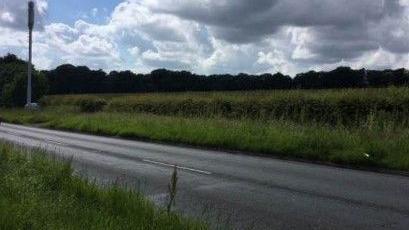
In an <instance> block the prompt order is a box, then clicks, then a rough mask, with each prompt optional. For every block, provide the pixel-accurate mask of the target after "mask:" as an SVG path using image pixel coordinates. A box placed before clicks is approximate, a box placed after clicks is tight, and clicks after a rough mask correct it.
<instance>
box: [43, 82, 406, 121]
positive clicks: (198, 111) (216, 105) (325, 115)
mask: <svg viewBox="0 0 409 230" xmlns="http://www.w3.org/2000/svg"><path fill="white" fill-rule="evenodd" d="M101 99H104V100H105V101H106V102H107V104H108V105H107V106H106V111H111V112H128V113H150V114H155V115H167V116H174V115H178V116H184V117H206V118H209V117H223V118H228V119H243V118H245V119H253V120H277V119H284V120H291V121H296V122H320V123H325V124H331V125H337V124H343V125H348V126H357V125H362V124H364V123H366V121H367V120H368V119H369V118H370V119H374V120H376V121H394V122H398V123H399V125H404V126H408V124H409V89H408V88H387V89H345V90H314V91H313V90H311V91H309V90H293V91H282V90H281V91H280V90H277V91H255V92H215V93H161V94H134V95H75V96H73V95H70V96H50V97H47V98H45V99H44V100H43V103H44V104H46V105H78V104H81V103H83V101H96V100H101Z"/></svg>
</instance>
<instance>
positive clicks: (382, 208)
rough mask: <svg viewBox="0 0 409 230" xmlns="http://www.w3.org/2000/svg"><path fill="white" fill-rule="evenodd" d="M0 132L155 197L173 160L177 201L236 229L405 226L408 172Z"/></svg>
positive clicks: (10, 128) (8, 129) (23, 130)
mask: <svg viewBox="0 0 409 230" xmlns="http://www.w3.org/2000/svg"><path fill="white" fill-rule="evenodd" d="M0 139H3V140H7V141H10V142H14V143H17V144H21V145H24V146H28V147H40V148H43V149H46V150H48V151H49V152H51V153H52V154H53V155H56V156H59V157H63V158H65V159H69V158H72V164H73V167H74V168H75V170H76V173H78V174H80V175H82V176H86V177H89V178H93V179H95V181H97V182H98V183H103V184H105V183H112V182H115V183H116V184H120V185H123V186H127V187H130V188H133V189H137V190H139V191H141V192H143V193H144V194H146V195H147V196H149V197H150V198H151V199H152V200H154V201H155V202H156V203H157V204H159V205H163V204H164V203H165V202H166V199H167V195H166V194H167V185H168V183H169V179H170V175H171V173H172V171H173V168H172V167H173V165H177V166H178V169H179V170H178V173H179V183H178V194H177V200H176V208H177V209H178V210H179V211H181V212H185V214H189V215H192V216H200V217H202V218H205V219H206V220H208V221H210V222H211V223H212V224H213V225H212V226H213V227H215V228H224V227H225V226H224V224H225V223H227V224H228V225H230V226H231V227H233V228H237V229H371V230H373V229H409V177H405V176H398V175H389V174H381V173H375V172H365V171H359V170H351V169H344V168H336V167H329V166H322V165H316V164H308V163H301V162H291V161H285V160H277V159H272V158H266V157H259V156H248V155H241V154H232V153H226V152H220V151H208V150H200V149H194V148H187V147H175V146H170V145H163V144H153V143H146V142H139V141H129V140H121V139H116V138H106V137H97V136H91V135H82V134H75V133H69V132H60V131H51V130H46V129H38V128H30V127H24V126H16V125H10V124H4V123H3V124H1V125H0Z"/></svg>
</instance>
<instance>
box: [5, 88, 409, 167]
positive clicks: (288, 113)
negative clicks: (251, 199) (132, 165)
mask: <svg viewBox="0 0 409 230" xmlns="http://www.w3.org/2000/svg"><path fill="white" fill-rule="evenodd" d="M96 101H97V102H98V103H96V104H101V101H102V102H103V103H102V104H103V105H105V106H104V107H100V108H98V109H96V110H101V111H99V112H95V113H86V112H81V111H82V109H81V108H82V105H83V104H84V103H85V104H86V105H87V106H86V108H88V107H90V106H91V107H92V106H93V105H94V104H95V102H96ZM43 104H44V105H46V106H45V108H44V109H43V110H42V111H40V112H35V113H33V112H26V111H24V110H22V109H20V110H18V109H17V110H16V109H3V110H2V111H1V113H0V117H1V118H2V119H3V120H5V121H8V122H13V123H23V124H37V125H40V126H42V127H48V128H55V129H64V130H72V131H81V132H87V133H93V134H102V135H110V136H119V137H127V138H135V139H145V140H154V141H162V142H169V143H183V144H189V145H195V146H202V147H212V148H217V149H227V150H240V151H246V152H255V153H265V154H270V155H273V156H279V157H289V158H298V159H307V160H314V161H322V162H331V163H337V164H343V165H350V166H364V167H376V168H384V169H393V170H409V125H408V124H409V122H408V116H407V115H409V112H408V109H409V89H407V88H387V89H348V90H322V91H319V90H316V91H305V90H301V91H260V92H223V93H222V92H217V93H211V92H210V93H167V94H163V93H162V94H141V95H76V96H51V97H47V98H45V99H43ZM199 105H200V106H199Z"/></svg>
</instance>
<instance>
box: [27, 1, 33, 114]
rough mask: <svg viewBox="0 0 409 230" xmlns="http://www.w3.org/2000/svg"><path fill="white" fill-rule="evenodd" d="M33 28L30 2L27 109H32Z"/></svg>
mask: <svg viewBox="0 0 409 230" xmlns="http://www.w3.org/2000/svg"><path fill="white" fill-rule="evenodd" d="M33 27H34V2H33V1H29V2H28V31H29V32H28V67H27V68H28V69H27V73H28V76H27V104H26V106H27V107H31V93H32V92H31V91H32V90H31V87H32V85H31V74H32V73H31V71H32V69H33V68H32V64H31V62H32V43H33Z"/></svg>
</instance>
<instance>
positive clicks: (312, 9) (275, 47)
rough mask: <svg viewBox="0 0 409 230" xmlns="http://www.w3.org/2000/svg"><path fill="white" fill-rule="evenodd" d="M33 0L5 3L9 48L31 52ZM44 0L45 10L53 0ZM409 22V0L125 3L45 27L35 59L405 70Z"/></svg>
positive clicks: (197, 68) (42, 62)
mask: <svg viewBox="0 0 409 230" xmlns="http://www.w3.org/2000/svg"><path fill="white" fill-rule="evenodd" d="M5 1H7V3H6V2H5ZM25 1H26V0H13V1H9V0H0V3H3V4H0V34H1V36H0V44H2V48H1V49H0V52H1V53H5V52H7V51H13V52H17V53H18V54H19V55H23V56H25V47H26V43H27V41H26V40H27V38H26V37H27V36H26V34H25V33H24V32H23V31H24V28H25V27H26V22H25V20H20V19H17V18H16V15H20V14H23V13H25V11H24V12H23V10H24V9H23V8H21V7H20V5H21V3H22V2H25ZM36 2H37V7H38V10H37V11H38V13H39V14H40V15H42V14H45V13H46V10H47V8H48V4H47V1H46V0H37V1H36ZM382 3H383V4H382ZM19 4H20V5H19ZM2 5H3V7H1V6H2ZM105 11H106V9H104V8H101V9H98V8H94V9H92V10H91V11H90V12H89V13H88V14H89V15H91V16H94V17H95V16H97V15H98V14H99V13H102V12H105ZM408 28H409V2H408V0H388V1H382V0H362V1H355V0H339V1H333V0H311V1H300V0H260V1H252V0H236V1H228V0H218V1H216V0H200V1H199V0H161V1H159V0H125V1H123V2H121V3H119V4H118V5H117V6H116V7H115V9H114V10H113V12H112V13H111V15H110V17H109V20H107V22H106V23H102V24H93V23H89V22H87V20H85V19H84V20H83V19H78V20H77V21H76V22H75V23H74V25H73V26H69V25H66V24H62V23H52V22H51V23H49V24H47V25H44V28H43V30H42V31H37V32H36V33H35V34H34V42H35V49H36V55H35V58H34V63H35V64H36V65H37V66H38V67H41V68H53V67H55V66H56V65H59V64H62V63H64V62H72V63H73V64H79V65H88V66H90V67H92V68H102V69H105V70H112V69H124V68H129V69H132V70H134V71H137V72H141V71H150V70H152V69H155V68H162V67H164V68H170V69H185V70H191V71H194V72H198V73H206V74H211V73H225V72H228V73H239V72H249V73H262V72H276V71H280V72H283V73H286V74H292V75H294V74H295V73H297V72H300V71H306V70H309V69H316V70H321V69H328V68H334V67H336V66H337V65H351V66H353V67H355V68H361V67H367V68H400V67H409V61H408V60H409V58H408V55H407V53H409V39H407V38H408V37H409V29H408Z"/></svg>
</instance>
